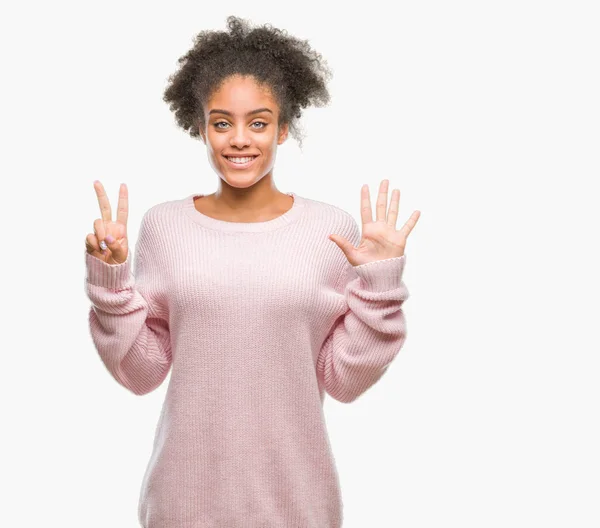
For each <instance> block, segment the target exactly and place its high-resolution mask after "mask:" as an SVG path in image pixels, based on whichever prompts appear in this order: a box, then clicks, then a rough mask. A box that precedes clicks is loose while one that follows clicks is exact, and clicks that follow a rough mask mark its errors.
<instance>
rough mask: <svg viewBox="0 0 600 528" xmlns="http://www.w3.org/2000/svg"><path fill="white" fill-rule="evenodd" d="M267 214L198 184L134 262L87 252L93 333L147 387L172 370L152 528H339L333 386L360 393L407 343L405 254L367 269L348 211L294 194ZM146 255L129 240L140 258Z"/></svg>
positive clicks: (146, 495) (158, 215)
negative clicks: (350, 252)
mask: <svg viewBox="0 0 600 528" xmlns="http://www.w3.org/2000/svg"><path fill="white" fill-rule="evenodd" d="M287 194H288V195H290V196H292V197H293V199H294V202H293V206H292V208H291V209H289V210H288V211H287V212H285V213H284V214H283V215H281V216H279V217H277V218H275V219H272V220H268V221H264V222H229V221H224V220H219V219H216V218H213V217H210V216H208V215H205V214H203V213H201V212H199V211H198V210H197V209H196V207H195V201H194V199H195V197H198V196H202V195H201V194H193V195H190V196H188V197H187V198H183V199H177V200H172V201H167V202H163V203H160V204H157V205H154V206H152V207H151V208H149V209H148V210H147V211H146V213H145V214H144V215H143V218H142V220H141V224H140V230H139V235H138V239H137V243H136V246H135V255H134V257H133V262H134V269H133V270H131V266H130V263H131V260H132V259H131V257H130V256H128V258H127V260H126V261H125V262H123V263H122V264H115V265H111V264H107V263H105V262H104V261H102V260H100V259H98V258H96V257H94V256H92V255H90V254H88V253H87V251H86V253H85V263H86V271H87V275H86V280H85V289H86V294H87V296H88V298H89V299H90V301H91V307H90V311H89V328H90V332H91V337H92V339H93V343H94V345H95V347H96V349H97V352H98V353H99V356H100V358H101V360H102V362H103V364H104V365H105V367H106V369H107V370H108V372H109V373H110V375H112V377H113V378H114V379H115V380H116V381H117V382H118V383H119V384H120V385H122V386H123V387H125V388H126V389H127V390H129V391H131V392H132V393H134V394H136V395H143V394H148V393H149V392H151V391H153V390H154V389H156V388H157V387H158V386H160V385H161V383H162V382H163V381H164V380H165V378H166V377H167V374H168V373H169V372H170V379H169V382H168V386H167V390H166V395H165V399H164V403H163V405H162V410H161V413H160V417H159V419H158V423H157V425H156V432H155V436H154V442H153V448H152V454H151V457H150V460H149V462H148V465H147V469H146V472H145V474H144V477H143V479H142V483H141V490H140V494H139V504H138V518H139V522H140V525H141V526H142V527H143V528H339V527H341V526H342V520H343V503H342V500H341V493H340V483H339V478H338V472H337V468H336V465H335V462H334V458H333V454H332V449H331V445H330V441H329V436H328V433H327V428H326V422H325V419H324V413H323V402H324V397H325V393H327V394H329V395H330V397H332V398H334V399H335V400H337V401H339V402H345V403H349V402H352V401H354V400H356V399H357V398H358V397H359V396H361V395H362V394H364V393H365V391H367V390H368V389H369V388H370V387H371V386H372V385H373V384H374V383H375V382H377V381H378V380H379V379H380V378H381V376H382V375H383V374H384V373H385V372H386V370H387V369H388V367H389V365H390V363H391V362H392V360H393V359H394V358H395V356H396V355H397V354H398V352H399V351H400V348H401V347H402V345H403V343H404V341H405V338H406V324H405V318H404V314H403V311H402V305H403V302H404V301H405V300H406V299H407V298H408V291H407V288H406V286H405V284H404V283H403V281H402V273H403V269H404V264H405V261H406V255H403V256H401V257H395V258H389V259H385V260H379V261H374V262H369V263H367V264H362V265H359V266H352V265H351V264H350V263H349V261H348V260H347V258H346V256H345V255H344V254H343V252H342V251H341V249H340V248H339V247H338V246H337V245H336V244H335V243H334V242H333V241H332V240H330V239H329V238H328V235H330V234H340V235H341V236H343V237H345V238H347V239H348V240H350V241H351V242H352V243H353V244H354V245H355V246H356V245H358V244H359V242H360V237H361V233H360V230H359V227H358V225H357V223H356V221H355V220H354V218H353V217H352V216H351V215H350V214H349V213H347V212H345V211H344V210H343V209H340V208H338V207H336V206H334V205H330V204H327V203H324V202H320V201H317V200H312V199H309V198H303V197H301V196H299V195H297V194H296V193H293V192H292V193H287ZM131 253H132V251H131V249H130V251H129V255H131Z"/></svg>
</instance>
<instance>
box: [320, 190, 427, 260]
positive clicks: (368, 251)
mask: <svg viewBox="0 0 600 528" xmlns="http://www.w3.org/2000/svg"><path fill="white" fill-rule="evenodd" d="M388 185H389V180H383V181H382V182H381V184H380V185H379V195H378V197H377V220H376V221H375V222H373V213H372V211H371V196H370V194H369V186H368V185H366V184H365V185H363V186H362V189H361V208H360V211H361V217H362V236H361V240H360V244H359V245H358V247H354V246H353V245H352V244H351V243H350V242H349V241H348V240H347V239H345V238H344V237H341V236H340V235H329V240H333V241H334V242H335V243H336V244H337V245H338V247H339V248H340V249H341V250H342V251H343V252H344V255H346V258H347V259H348V261H349V262H350V264H352V265H353V266H360V265H361V264H367V263H369V262H374V261H376V260H384V259H389V258H394V257H401V256H402V255H404V248H405V247H406V238H407V237H408V235H409V233H410V232H411V231H412V230H413V228H414V227H415V225H416V224H417V220H418V219H419V217H420V216H421V212H420V211H415V212H414V213H413V214H412V215H411V216H410V218H409V219H408V220H407V221H406V223H405V224H404V226H402V229H400V230H396V219H397V218H398V208H399V203H400V191H399V190H398V189H394V191H393V192H392V199H391V201H390V209H389V211H388V212H387V218H386V209H387V196H388Z"/></svg>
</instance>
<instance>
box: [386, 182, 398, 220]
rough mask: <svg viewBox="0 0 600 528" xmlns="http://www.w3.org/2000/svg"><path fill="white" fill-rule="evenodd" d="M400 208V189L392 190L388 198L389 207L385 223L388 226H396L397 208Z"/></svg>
mask: <svg viewBox="0 0 600 528" xmlns="http://www.w3.org/2000/svg"><path fill="white" fill-rule="evenodd" d="M399 209H400V189H394V190H393V191H392V199H391V200H390V208H389V209H388V215H387V223H388V225H389V226H391V227H393V228H394V229H395V228H396V222H397V221H398V210H399Z"/></svg>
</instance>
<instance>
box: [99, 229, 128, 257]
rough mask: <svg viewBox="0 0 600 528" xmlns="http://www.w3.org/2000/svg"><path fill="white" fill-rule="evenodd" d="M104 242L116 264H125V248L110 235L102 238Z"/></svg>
mask: <svg viewBox="0 0 600 528" xmlns="http://www.w3.org/2000/svg"><path fill="white" fill-rule="evenodd" d="M104 241H105V242H106V245H107V247H108V249H110V252H111V254H112V257H113V258H114V259H115V260H116V261H117V262H121V263H123V262H125V260H126V259H127V253H126V251H125V249H126V248H124V247H123V246H121V244H120V243H119V242H118V241H117V239H116V238H115V237H113V236H112V235H106V236H105V237H104Z"/></svg>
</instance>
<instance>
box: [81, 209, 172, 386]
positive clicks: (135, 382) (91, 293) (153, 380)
mask: <svg viewBox="0 0 600 528" xmlns="http://www.w3.org/2000/svg"><path fill="white" fill-rule="evenodd" d="M152 231H153V230H152V224H151V222H150V219H149V213H146V215H144V218H142V222H141V226H140V233H139V237H138V242H137V245H136V253H135V259H134V268H135V270H134V273H133V274H132V273H131V269H130V262H131V259H130V256H131V249H130V250H129V253H128V256H127V260H126V261H125V262H123V263H122V264H107V263H106V262H104V261H102V260H100V259H98V258H96V257H94V256H92V255H90V254H89V253H87V251H86V253H85V261H86V268H87V276H86V282H85V289H86V294H87V296H88V298H89V299H90V301H91V303H92V305H91V307H90V311H89V316H88V321H89V328H90V332H91V336H92V340H93V342H94V344H95V346H96V349H97V351H98V354H99V355H100V358H101V359H102V362H103V363H104V365H105V366H106V368H107V369H108V371H109V372H110V374H111V375H112V376H113V377H114V379H115V380H116V381H117V382H119V383H120V384H121V385H123V386H124V387H125V388H127V389H129V390H130V391H131V392H133V393H134V394H137V395H143V394H147V393H149V392H151V391H152V390H154V389H155V388H157V387H158V386H159V385H160V384H161V383H162V382H163V380H164V379H165V377H166V376H167V373H168V372H169V368H170V367H171V363H172V358H171V343H170V334H169V326H168V315H167V313H166V311H165V310H164V309H161V308H160V305H159V303H158V302H156V292H157V286H158V285H157V283H156V281H157V280H158V277H159V272H158V270H157V269H156V266H155V264H154V263H153V261H152V258H151V254H150V253H148V251H147V249H146V247H147V246H149V245H150V244H149V243H148V242H149V241H150V240H152V238H151V237H152Z"/></svg>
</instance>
